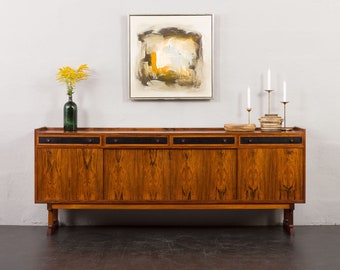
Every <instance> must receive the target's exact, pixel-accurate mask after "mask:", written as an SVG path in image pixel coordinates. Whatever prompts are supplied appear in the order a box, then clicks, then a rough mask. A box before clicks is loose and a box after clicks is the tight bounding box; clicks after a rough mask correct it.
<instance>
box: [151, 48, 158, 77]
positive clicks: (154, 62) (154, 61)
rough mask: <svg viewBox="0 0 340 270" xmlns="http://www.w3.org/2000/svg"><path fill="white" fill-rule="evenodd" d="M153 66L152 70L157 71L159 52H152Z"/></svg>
mask: <svg viewBox="0 0 340 270" xmlns="http://www.w3.org/2000/svg"><path fill="white" fill-rule="evenodd" d="M151 68H152V71H153V72H155V73H157V54H156V52H152V53H151Z"/></svg>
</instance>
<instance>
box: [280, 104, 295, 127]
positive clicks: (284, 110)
mask: <svg viewBox="0 0 340 270" xmlns="http://www.w3.org/2000/svg"><path fill="white" fill-rule="evenodd" d="M281 103H282V104H283V128H282V130H283V131H289V130H292V128H289V127H287V115H286V105H287V104H288V103H289V101H281Z"/></svg>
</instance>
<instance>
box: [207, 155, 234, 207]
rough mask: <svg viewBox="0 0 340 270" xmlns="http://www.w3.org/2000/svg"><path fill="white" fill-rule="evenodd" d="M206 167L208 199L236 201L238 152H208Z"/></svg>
mask: <svg viewBox="0 0 340 270" xmlns="http://www.w3.org/2000/svg"><path fill="white" fill-rule="evenodd" d="M205 152H206V153H205V155H204V156H205V160H204V165H203V166H204V167H205V168H206V172H207V177H206V181H208V199H209V200H217V201H227V200H235V199H236V181H237V176H236V150H222V149H221V150H220V149H218V150H217V149H216V150H206V151H205Z"/></svg>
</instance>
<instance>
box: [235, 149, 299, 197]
mask: <svg viewBox="0 0 340 270" xmlns="http://www.w3.org/2000/svg"><path fill="white" fill-rule="evenodd" d="M303 155H304V154H303V149H298V148H276V149H271V148H267V149H260V148H255V149H241V150H239V170H238V172H239V185H238V192H237V196H238V197H237V198H238V199H240V200H271V201H301V200H304V167H303V164H304V161H303Z"/></svg>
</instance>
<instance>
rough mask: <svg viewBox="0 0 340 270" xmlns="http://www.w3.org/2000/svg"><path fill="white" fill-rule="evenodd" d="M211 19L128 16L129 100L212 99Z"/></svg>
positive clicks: (199, 15) (206, 17)
mask: <svg viewBox="0 0 340 270" xmlns="http://www.w3.org/2000/svg"><path fill="white" fill-rule="evenodd" d="M212 53H213V15H212V14H194V15H189V14H188V15H129V97H130V99H134V100H151V99H211V98H212V97H213V55H212Z"/></svg>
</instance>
